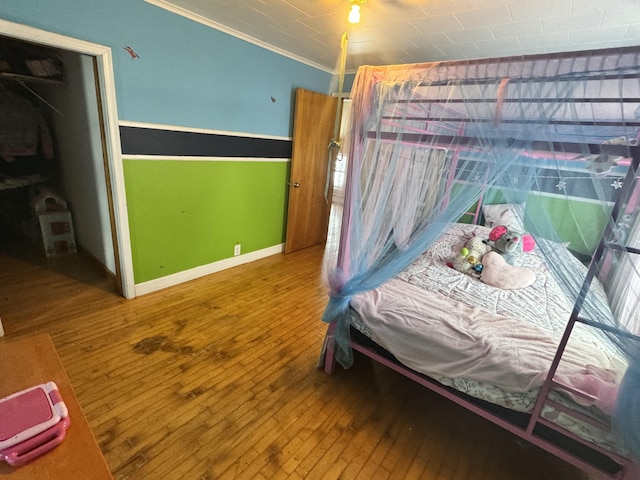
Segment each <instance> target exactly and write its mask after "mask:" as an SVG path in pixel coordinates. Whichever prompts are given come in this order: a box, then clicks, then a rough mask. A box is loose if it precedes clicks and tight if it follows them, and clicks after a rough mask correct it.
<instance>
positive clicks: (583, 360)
mask: <svg viewBox="0 0 640 480" xmlns="http://www.w3.org/2000/svg"><path fill="white" fill-rule="evenodd" d="M488 231H489V229H488V228H486V227H482V226H476V225H463V224H454V225H453V226H451V227H450V228H449V229H448V230H447V231H446V232H445V233H444V234H443V235H442V236H441V237H440V238H439V239H438V240H437V241H436V242H435V243H434V245H433V246H432V247H430V248H429V249H428V250H427V251H426V252H425V253H424V254H423V255H422V256H421V257H420V258H419V259H418V260H416V262H414V263H413V264H412V265H411V266H410V267H408V268H407V269H406V270H405V271H404V272H403V273H402V274H400V275H399V276H398V278H396V279H393V280H391V281H389V282H387V283H385V284H384V285H383V286H381V287H379V288H377V289H375V290H373V291H369V292H365V293H362V294H359V295H356V296H355V297H353V298H352V300H351V306H352V308H353V309H354V310H355V311H356V312H357V313H358V314H359V316H360V321H361V322H362V324H361V326H360V329H361V330H364V331H365V333H367V334H368V335H369V336H371V338H372V339H373V340H374V341H376V342H377V343H378V344H380V345H381V346H383V347H384V348H386V349H387V350H388V351H389V352H391V353H392V354H393V355H394V356H395V357H396V358H397V359H398V360H399V361H401V362H402V363H403V364H405V365H406V366H408V367H410V368H412V369H414V370H416V371H418V372H421V373H424V374H427V375H429V376H432V377H434V378H435V379H437V380H439V381H441V382H443V383H445V384H447V385H450V386H454V387H455V388H458V389H460V390H462V391H465V393H469V394H472V395H474V396H477V397H479V398H483V399H485V400H489V401H492V402H494V403H498V404H503V405H504V404H505V403H506V404H507V405H505V406H508V407H510V408H515V409H517V410H521V411H529V410H530V409H531V408H532V406H533V402H534V400H535V395H536V394H537V388H539V387H540V386H541V385H542V383H543V381H544V379H545V377H546V374H547V372H548V370H549V366H550V364H551V361H552V359H553V356H554V354H555V352H556V348H557V345H558V343H559V341H560V338H561V336H562V334H563V332H564V329H565V326H566V324H567V320H568V319H569V316H570V314H571V309H572V307H573V305H570V304H569V303H568V302H567V300H566V299H565V297H564V295H563V293H562V291H561V290H560V288H559V287H558V285H557V284H556V282H555V281H554V280H553V278H552V276H551V273H550V272H549V271H548V270H547V269H546V267H545V265H544V261H543V260H542V259H541V258H539V257H538V256H536V255H534V254H524V255H523V256H522V257H521V258H519V260H518V261H519V264H520V265H521V266H527V267H529V268H532V269H533V270H534V271H535V272H536V281H535V282H534V284H533V285H531V286H529V287H526V288H524V289H521V290H501V289H497V288H495V287H491V286H488V285H485V284H483V283H482V282H481V281H480V280H479V279H477V278H474V277H471V276H469V275H465V274H462V273H460V272H457V271H455V270H453V269H452V268H450V267H448V266H447V265H446V263H447V261H449V260H450V259H451V258H452V256H453V255H454V254H455V252H456V251H457V249H458V248H459V246H460V245H462V244H463V243H464V242H465V241H466V239H468V238H469V236H470V235H471V234H476V235H483V236H486V235H487V234H488ZM568 256H569V257H571V258H572V259H573V260H569V259H568V260H567V261H575V262H577V260H575V258H573V257H572V256H571V255H570V254H568ZM578 263H579V262H578ZM582 268H584V267H582ZM625 368H626V362H624V360H623V358H622V357H621V355H620V353H619V352H618V351H617V349H616V348H615V347H614V346H613V345H611V344H610V343H609V342H608V341H606V338H605V337H603V336H602V335H601V333H600V332H599V331H597V330H595V329H593V328H591V327H586V326H584V325H581V324H577V325H576V326H575V329H574V332H573V334H572V337H571V340H570V342H569V345H568V346H567V348H566V350H565V354H564V356H563V360H562V362H561V364H560V366H559V369H558V377H559V379H561V380H563V381H564V382H565V383H568V384H571V385H573V386H575V387H578V388H579V389H580V388H582V387H584V384H585V382H586V381H588V380H589V379H592V378H594V377H595V378H597V380H598V381H599V383H601V384H604V385H605V386H610V387H611V388H612V389H615V388H617V387H616V385H617V383H618V382H619V380H620V378H621V376H622V374H623V373H624V369H625ZM609 391H611V390H609ZM496 397H502V399H497V398H496ZM610 400H611V398H603V399H602V401H601V402H600V404H599V403H598V401H596V402H595V405H596V406H598V407H600V408H601V409H602V410H603V411H606V410H607V408H606V407H607V405H604V407H603V405H602V403H604V402H609V403H610Z"/></svg>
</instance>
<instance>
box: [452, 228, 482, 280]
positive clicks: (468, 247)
mask: <svg viewBox="0 0 640 480" xmlns="http://www.w3.org/2000/svg"><path fill="white" fill-rule="evenodd" d="M489 250H491V247H490V246H489V245H487V243H486V242H485V241H483V240H482V239H481V238H480V237H471V238H470V239H469V240H467V243H465V246H464V247H462V248H461V249H460V252H459V253H458V255H457V256H456V257H455V258H454V259H453V261H452V262H451V264H450V266H451V267H452V268H454V269H455V270H457V271H459V272H462V273H467V274H469V275H475V274H479V273H480V272H481V271H482V257H484V255H485V254H486V253H487V252H488V251H489Z"/></svg>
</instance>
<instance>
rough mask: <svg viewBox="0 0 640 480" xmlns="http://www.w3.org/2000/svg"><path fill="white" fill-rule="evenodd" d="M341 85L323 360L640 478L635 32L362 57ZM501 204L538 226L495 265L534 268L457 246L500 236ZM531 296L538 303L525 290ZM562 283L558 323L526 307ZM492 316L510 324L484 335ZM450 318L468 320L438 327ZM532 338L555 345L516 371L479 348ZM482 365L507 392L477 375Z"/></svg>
mask: <svg viewBox="0 0 640 480" xmlns="http://www.w3.org/2000/svg"><path fill="white" fill-rule="evenodd" d="M351 98H352V118H351V122H352V123H351V128H350V138H349V139H348V140H347V141H346V142H344V143H345V144H346V145H348V146H345V147H344V151H345V154H346V156H348V159H349V163H348V170H347V172H348V174H347V178H348V180H347V187H346V194H345V204H344V213H343V216H342V228H341V232H340V238H339V242H337V244H336V245H335V248H333V247H332V246H331V245H329V244H328V245H327V254H326V256H325V271H326V280H327V283H328V287H329V291H330V300H329V304H328V306H327V309H326V311H325V314H324V316H323V320H324V321H325V322H327V323H328V328H327V334H326V336H325V340H324V344H323V349H322V356H321V365H322V366H323V367H324V369H325V371H326V372H328V373H331V372H332V371H333V370H334V368H335V365H336V362H338V363H341V364H342V365H343V366H344V367H345V368H348V367H349V366H350V364H351V363H352V362H353V356H352V350H356V351H358V352H360V353H362V354H364V355H365V356H367V357H369V358H371V359H373V360H374V361H376V362H379V363H381V364H383V365H385V366H387V367H389V368H391V369H393V370H395V371H397V372H399V373H401V374H402V375H405V376H406V377H408V378H410V379H412V380H414V381H416V382H418V383H420V384H421V385H424V386H425V387H427V388H429V389H431V390H433V391H435V392H437V393H439V394H441V395H443V396H444V397H446V398H449V399H451V400H452V401H453V402H455V403H457V404H458V405H461V406H463V407H464V408H467V409H469V410H471V411H473V412H475V413H477V414H478V415H481V416H482V417H484V418H486V419H488V420H490V421H491V422H493V423H495V424H497V425H499V426H501V427H503V428H505V429H506V430H508V431H510V432H512V433H514V434H515V435H517V436H519V437H521V438H522V439H525V440H527V441H528V442H530V443H532V444H534V445H537V446H539V447H541V448H543V449H545V450H547V451H549V452H551V453H552V454H554V455H556V456H558V457H560V458H562V459H564V460H566V461H568V462H570V463H572V464H574V465H576V466H577V467H579V468H581V469H583V470H585V471H587V472H590V473H595V474H597V475H599V476H601V477H602V478H616V479H624V480H632V479H636V478H640V468H639V467H638V466H637V464H636V463H635V462H634V461H633V459H637V458H639V456H640V448H639V447H638V445H639V444H640V442H639V441H638V435H640V433H635V431H637V430H638V426H639V425H638V423H637V422H638V419H639V418H640V405H639V404H638V401H637V400H635V398H636V397H640V390H639V389H638V385H639V384H638V383H637V382H638V380H637V379H638V376H639V373H638V372H640V368H639V367H638V364H639V363H640V336H639V334H640V328H638V320H637V315H636V314H635V313H633V312H632V311H631V312H630V310H634V309H633V308H631V307H629V305H635V304H637V301H638V298H637V296H638V293H639V290H640V288H635V287H633V288H631V287H630V285H640V264H639V263H638V262H636V261H635V258H636V255H637V254H638V253H640V249H639V248H638V247H639V246H640V241H638V239H640V233H638V232H640V227H638V226H637V225H636V223H638V224H640V221H638V222H636V218H637V217H638V212H639V211H640V187H637V183H638V182H637V180H638V173H637V170H638V165H639V164H640V146H639V145H638V141H639V139H640V48H639V47H631V48H623V49H615V50H613V49H610V50H599V51H585V52H572V53H566V54H554V55H538V56H526V57H510V58H501V59H483V60H474V61H461V62H442V63H427V64H417V65H393V66H386V67H385V66H380V67H361V68H360V69H359V70H358V74H357V76H356V79H355V82H354V87H353V90H352V93H351ZM525 204H526V206H525ZM497 205H501V206H504V207H505V208H507V207H508V209H511V210H510V214H511V217H510V221H516V223H515V225H518V226H519V227H518V226H514V227H513V228H512V229H513V230H516V231H517V230H519V235H520V236H521V237H522V235H523V232H525V231H526V232H527V233H529V232H530V233H531V235H532V237H533V238H534V239H535V249H534V250H532V251H530V252H519V253H522V254H521V255H520V254H519V255H517V256H511V257H510V256H508V255H503V259H504V260H505V261H504V262H503V263H506V264H507V265H508V266H507V267H505V268H511V269H512V270H513V269H514V268H515V269H516V270H513V271H514V272H525V271H527V272H530V271H532V272H533V276H534V278H535V280H532V281H531V282H530V284H529V285H531V286H528V285H525V286H515V287H514V286H513V285H504V284H496V283H490V282H489V281H488V280H487V279H488V278H489V276H488V272H487V271H486V269H485V271H483V270H482V268H483V267H482V264H481V263H480V262H478V263H480V265H481V266H480V267H479V268H476V267H475V265H474V269H473V271H468V272H465V271H459V270H456V269H455V268H451V267H452V264H451V262H450V261H448V260H450V259H453V258H454V257H455V256H456V255H461V254H462V253H458V252H462V250H461V246H464V245H465V243H464V241H466V240H467V239H470V238H475V237H478V238H482V239H483V241H484V243H485V244H489V245H491V246H492V247H494V249H496V242H493V243H492V242H491V239H490V238H488V237H490V236H491V235H492V234H493V232H494V231H495V230H494V228H495V227H496V224H492V223H489V222H488V220H489V218H488V217H489V211H490V206H497ZM517 205H520V206H521V208H520V209H518V208H515V206H517ZM512 207H513V208H512ZM560 211H563V212H564V213H563V214H562V215H560V214H559V212H560ZM594 212H595V213H594ZM506 221H507V219H505V218H500V219H498V223H502V224H505V222H506ZM460 242H462V243H460ZM567 244H569V245H568V248H567ZM500 253H504V252H500ZM465 254H466V253H465ZM484 255H485V256H484V257H483V258H484V259H487V262H486V265H489V263H488V258H489V257H488V255H490V253H486V254H484ZM558 255H559V256H558ZM492 258H493V257H492ZM637 258H640V257H637ZM500 265H502V263H501V264H500ZM517 269H520V270H517ZM568 270H571V271H572V272H574V273H571V274H569V273H567V271H568ZM507 271H508V270H507ZM575 272H577V273H575ZM500 278H502V277H500ZM415 279H418V283H420V282H422V283H424V284H425V285H426V286H425V285H417V284H416V283H415V282H414V280H415ZM423 288H424V289H426V291H427V293H426V294H424V300H420V301H419V302H420V303H419V304H418V300H416V298H417V297H418V296H422V295H423V294H422V293H420V292H421V291H422V290H420V289H423ZM536 288H540V290H539V293H533V292H536V290H535V289H536ZM394 289H395V290H397V291H398V292H399V294H394V295H395V296H392V294H391V292H392V291H393V290H394ZM471 290H473V292H471V294H470V295H469V291H471ZM475 290H478V291H480V292H481V293H479V294H476V293H475ZM462 291H463V292H462ZM473 295H476V296H475V297H474V296H473ZM556 295H557V298H561V297H562V299H561V300H556ZM401 297H407V298H408V300H409V301H408V303H406V302H405V300H406V299H405V298H401ZM525 297H531V298H532V300H531V303H532V306H531V307H530V312H528V311H525V310H526V309H524V308H523V310H522V312H521V311H520V310H519V305H520V304H521V303H523V302H526V301H529V300H523V299H524V298H525ZM487 299H489V300H487ZM503 300H505V302H506V301H507V300H508V301H509V302H511V303H509V304H507V303H505V304H504V306H503V305H502V304H501V303H500V302H502V301H503ZM483 302H484V303H483ZM565 302H566V306H563V307H562V308H561V309H560V310H561V311H560V312H556V313H552V314H550V320H549V325H547V324H546V323H545V322H547V320H544V321H540V320H539V319H534V320H533V321H534V323H536V322H540V324H537V325H532V326H530V323H529V320H527V322H526V326H525V323H524V321H523V323H519V322H521V318H520V317H523V318H524V317H527V316H532V317H535V316H538V315H539V314H538V313H536V312H537V310H536V308H538V307H539V305H540V304H542V303H562V304H563V305H564V303H565ZM440 304H441V306H440V307H438V306H436V305H440ZM508 305H510V306H508ZM454 306H455V308H454ZM433 308H440V310H439V311H438V312H434V311H433V310H432V309H433ZM458 308H459V310H458ZM545 308H547V310H553V309H554V306H548V307H545ZM492 309H493V310H492ZM527 309H529V307H527ZM449 311H451V312H452V313H449ZM489 311H490V313H487V312H489ZM432 312H433V313H432ZM545 315H546V314H545ZM449 317H457V318H455V322H456V323H455V325H454V324H452V323H451V324H450V323H449V320H450V319H449ZM380 322H383V323H380ZM459 322H462V324H464V325H463V326H461V323H459ZM502 322H505V323H502ZM558 322H559V323H558ZM471 323H473V325H470V324H471ZM401 324H402V325H404V324H406V325H409V326H410V328H409V329H408V330H407V329H405V327H404V326H402V327H401V326H400V325H401ZM490 324H491V325H500V326H501V327H500V328H502V329H503V330H502V331H503V332H504V334H505V338H506V340H505V339H504V338H503V339H502V340H500V338H498V337H500V335H499V334H497V333H496V332H495V331H493V330H491V332H490V333H489V334H488V336H487V337H486V338H485V337H481V336H480V335H481V334H480V333H479V332H480V331H481V330H482V331H484V330H486V329H487V328H488V325H490ZM529 328H531V330H529ZM453 331H455V332H463V334H462V335H461V337H464V336H469V337H470V338H471V337H472V338H471V339H470V340H469V343H468V344H465V342H466V341H467V340H468V339H465V338H454V339H453V341H452V343H451V344H445V341H444V340H442V338H440V337H443V338H444V337H449V336H451V337H452V338H453V336H454V335H453V334H450V332H453ZM523 332H526V333H527V334H526V335H525V334H524V333H523ZM476 335H478V336H476ZM415 336H418V337H416V338H419V340H416V339H415V338H412V337H415ZM537 338H544V339H545V340H544V342H546V343H547V344H549V345H551V346H548V345H547V346H546V347H544V348H545V349H546V351H545V353H544V354H542V355H541V359H542V360H541V365H542V367H539V366H537V367H535V368H537V370H536V371H535V372H534V373H532V374H531V375H530V376H527V377H526V378H525V377H523V378H522V379H519V380H514V381H513V382H512V381H511V379H512V378H514V377H518V376H520V375H521V372H520V371H517V372H515V373H514V371H515V370H516V368H515V366H514V368H513V371H510V370H506V369H505V370H500V369H501V368H502V366H500V368H498V367H496V360H495V359H491V360H490V361H486V362H485V358H484V356H485V353H486V350H492V349H495V350H497V351H498V352H500V353H499V355H503V358H505V359H506V358H508V359H510V358H513V359H514V361H513V363H514V365H515V364H520V363H522V364H527V362H528V360H529V359H528V358H527V355H528V353H527V352H528V351H530V350H531V351H534V350H536V351H537V350H538V344H537V343H536V342H537V341H538V340H536V339H537ZM397 339H400V340H399V341H398V340H397ZM496 339H498V340H496ZM549 339H552V340H549ZM432 340H433V343H431V342H432ZM491 342H497V343H493V344H492V343H491ZM485 343H486V344H487V345H488V346H486V345H485ZM500 343H506V344H507V345H516V347H515V348H514V349H519V350H518V352H517V354H516V353H514V354H513V355H512V352H511V351H509V350H508V348H506V347H504V346H503V347H500V346H499V345H498V344H500ZM583 343H584V345H588V346H587V347H584V348H583V347H582V346H581V345H582V344H583ZM415 344H420V345H424V347H422V348H420V347H415V348H414V345H415ZM479 344H482V345H483V348H484V347H485V346H486V349H485V350H482V351H480V350H478V352H481V353H478V352H476V351H475V347H476V346H477V345H479ZM461 345H468V346H467V347H461ZM594 345H596V346H595V347H594ZM500 348H503V350H500ZM456 349H457V351H458V352H459V354H460V357H459V358H457V357H455V353H456ZM462 350H464V352H463V351H462ZM591 350H593V357H594V358H593V360H591V357H589V358H587V359H586V360H585V358H586V357H583V355H590V353H591V352H590V351H591ZM596 351H597V352H598V353H597V354H596V353H595V352H596ZM439 352H444V353H442V355H443V356H442V357H438V355H439ZM463 354H464V355H463ZM476 355H477V356H476ZM518 355H519V356H518ZM534 355H537V353H534ZM598 355H600V356H601V357H599V358H595V357H597V356H598ZM505 362H506V363H508V362H507V361H506V360H505ZM460 365H464V367H460ZM481 365H485V366H481ZM571 365H573V366H571ZM518 368H519V367H518ZM607 375H610V377H607ZM587 380H588V381H589V382H591V381H594V382H595V383H596V384H597V385H598V386H599V387H602V389H598V388H599V387H598V388H595V389H593V388H591V387H593V385H594V384H593V383H589V385H587V384H586V382H587ZM463 384H464V385H467V386H468V385H473V387H469V388H467V389H465V387H464V386H463ZM489 384H490V388H491V389H497V390H499V391H500V392H501V393H500V394H499V396H500V398H502V399H503V400H496V399H495V398H494V397H492V396H491V395H489V394H486V395H485V393H482V392H484V390H482V389H483V388H484V387H483V385H489ZM479 392H480V393H479ZM505 392H506V393H505ZM520 395H521V396H522V398H520V397H518V396H520ZM516 397H518V400H514V398H516ZM504 399H507V400H504ZM522 399H524V400H522ZM518 402H522V403H518ZM515 405H518V406H515ZM560 417H562V419H563V420H559V418H560ZM585 432H590V433H585ZM594 432H602V436H601V435H600V433H594ZM601 438H606V440H604V441H603V440H601Z"/></svg>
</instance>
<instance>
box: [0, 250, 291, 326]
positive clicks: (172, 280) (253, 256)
mask: <svg viewBox="0 0 640 480" xmlns="http://www.w3.org/2000/svg"><path fill="white" fill-rule="evenodd" d="M283 250H284V244H280V245H274V246H273V247H268V248H263V249H262V250H257V251H255V252H249V253H246V254H244V255H238V256H237V257H231V258H225V259H224V260H220V261H219V262H214V263H210V264H208V265H202V266H200V267H196V268H192V269H190V270H185V271H183V272H178V273H174V274H172V275H167V276H166V277H162V278H158V279H155V280H150V281H148V282H144V283H138V284H136V286H135V290H136V297H139V296H141V295H145V294H147V293H151V292H156V291H158V290H162V289H164V288H168V287H173V286H175V285H179V284H181V283H184V282H188V281H190V280H195V279H196V278H200V277H204V276H205V275H210V274H212V273H216V272H220V271H222V270H226V269H228V268H231V267H237V266H238V265H242V264H245V263H249V262H253V261H254V260H258V259H260V258H264V257H269V256H271V255H275V254H277V253H282V251H283ZM0 328H1V327H0Z"/></svg>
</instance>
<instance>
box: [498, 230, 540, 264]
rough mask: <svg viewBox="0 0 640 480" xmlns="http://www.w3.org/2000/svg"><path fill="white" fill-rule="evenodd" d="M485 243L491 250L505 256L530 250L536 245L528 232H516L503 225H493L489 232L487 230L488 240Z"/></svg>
mask: <svg viewBox="0 0 640 480" xmlns="http://www.w3.org/2000/svg"><path fill="white" fill-rule="evenodd" d="M487 243H488V244H489V245H490V246H491V247H492V248H493V250H495V251H496V252H498V253H500V254H501V255H505V256H507V257H509V256H516V255H519V254H520V253H522V252H530V251H531V250H533V249H534V247H535V245H536V242H535V240H534V239H533V237H532V236H531V235H530V234H528V233H524V234H519V233H516V232H514V231H511V230H509V229H508V228H507V227H505V226H504V225H497V226H496V227H493V229H492V230H491V232H489V240H488V242H487Z"/></svg>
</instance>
